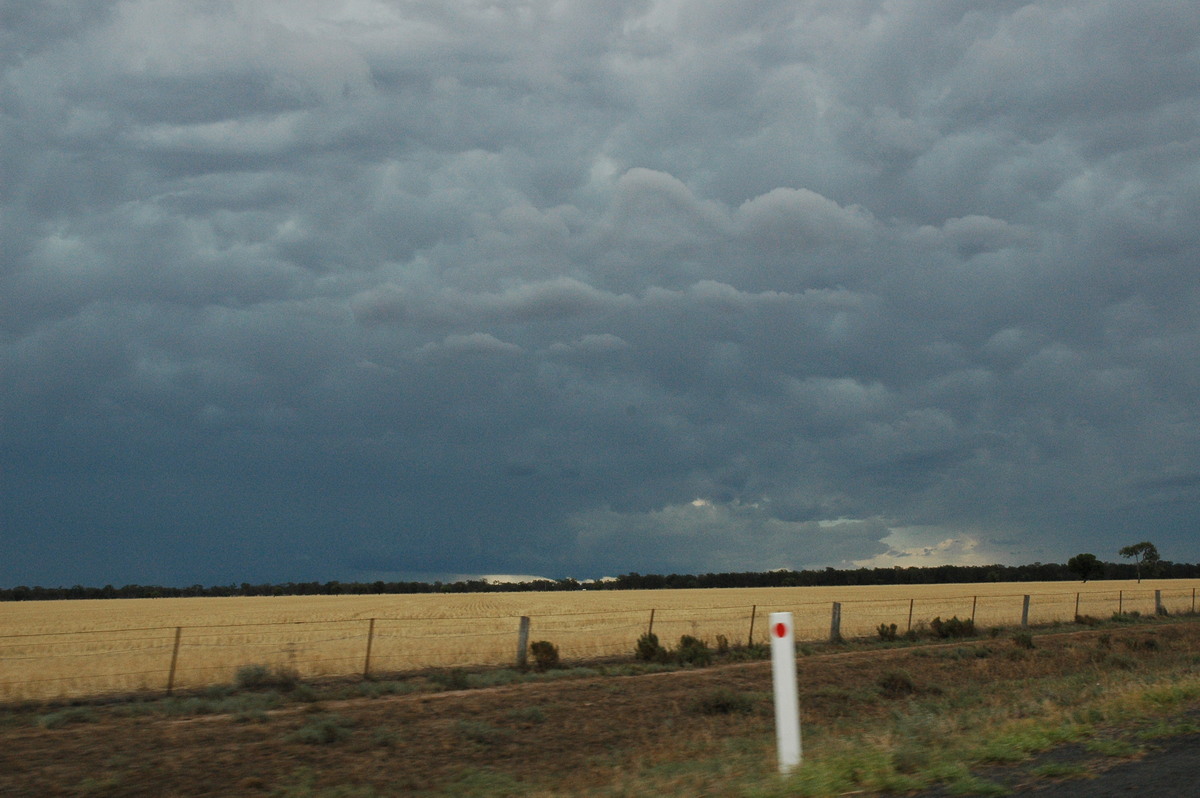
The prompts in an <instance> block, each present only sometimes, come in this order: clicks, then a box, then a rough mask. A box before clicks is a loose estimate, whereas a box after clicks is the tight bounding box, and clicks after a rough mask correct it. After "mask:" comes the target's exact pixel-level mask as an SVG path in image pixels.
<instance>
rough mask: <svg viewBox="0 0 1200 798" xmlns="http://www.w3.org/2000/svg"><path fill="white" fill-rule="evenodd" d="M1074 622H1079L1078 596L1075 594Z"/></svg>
mask: <svg viewBox="0 0 1200 798" xmlns="http://www.w3.org/2000/svg"><path fill="white" fill-rule="evenodd" d="M1075 620H1076V621H1078V620H1079V594H1078V593H1076V594H1075Z"/></svg>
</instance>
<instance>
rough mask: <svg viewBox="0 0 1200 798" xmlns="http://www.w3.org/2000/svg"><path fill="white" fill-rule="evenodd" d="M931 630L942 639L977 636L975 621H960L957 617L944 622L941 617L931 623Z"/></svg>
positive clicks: (968, 619)
mask: <svg viewBox="0 0 1200 798" xmlns="http://www.w3.org/2000/svg"><path fill="white" fill-rule="evenodd" d="M929 628H930V629H931V630H933V633H934V634H935V635H936V636H937V637H941V638H947V637H974V636H975V621H973V620H971V619H970V618H967V619H965V620H959V617H958V616H957V615H955V616H954V617H953V618H951V619H950V620H948V621H943V620H942V619H941V618H940V617H938V618H934V619H933V620H932V621H930V622H929Z"/></svg>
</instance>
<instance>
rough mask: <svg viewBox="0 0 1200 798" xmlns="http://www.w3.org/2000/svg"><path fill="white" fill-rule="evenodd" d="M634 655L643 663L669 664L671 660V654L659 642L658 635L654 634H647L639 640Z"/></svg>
mask: <svg viewBox="0 0 1200 798" xmlns="http://www.w3.org/2000/svg"><path fill="white" fill-rule="evenodd" d="M633 654H634V656H635V657H637V658H638V659H639V660H641V661H642V662H667V661H669V660H670V659H671V653H670V652H669V651H667V650H666V649H665V648H663V646H662V644H661V643H659V642H658V635H656V634H654V633H653V632H646V634H644V635H642V636H641V637H639V638H638V641H637V647H636V648H634V651H633Z"/></svg>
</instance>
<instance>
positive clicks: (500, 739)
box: [454, 720, 513, 746]
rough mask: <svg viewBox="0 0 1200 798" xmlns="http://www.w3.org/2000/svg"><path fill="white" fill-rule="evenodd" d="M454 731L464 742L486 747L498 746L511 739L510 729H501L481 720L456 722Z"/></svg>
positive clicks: (511, 732)
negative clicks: (467, 741)
mask: <svg viewBox="0 0 1200 798" xmlns="http://www.w3.org/2000/svg"><path fill="white" fill-rule="evenodd" d="M454 731H455V733H456V734H458V735H459V736H460V737H462V738H463V739H465V740H469V741H471V742H473V743H477V744H479V745H486V746H491V745H500V744H501V743H505V742H508V741H509V740H510V739H512V737H513V731H512V729H503V728H501V727H499V726H493V725H492V724H490V723H488V722H486V721H482V720H460V721H457V722H456V723H455V724H454Z"/></svg>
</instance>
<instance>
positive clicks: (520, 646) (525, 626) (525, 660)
mask: <svg viewBox="0 0 1200 798" xmlns="http://www.w3.org/2000/svg"><path fill="white" fill-rule="evenodd" d="M528 664H529V616H528V615H522V616H521V623H520V625H519V626H518V627H517V668H518V669H519V670H524V669H525V666H526V665H528Z"/></svg>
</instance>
